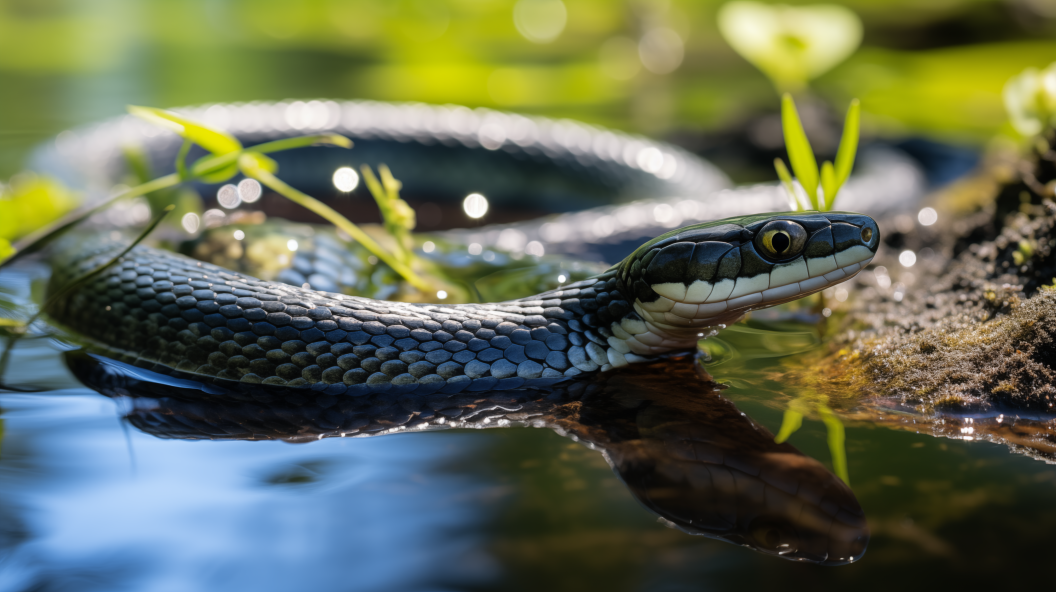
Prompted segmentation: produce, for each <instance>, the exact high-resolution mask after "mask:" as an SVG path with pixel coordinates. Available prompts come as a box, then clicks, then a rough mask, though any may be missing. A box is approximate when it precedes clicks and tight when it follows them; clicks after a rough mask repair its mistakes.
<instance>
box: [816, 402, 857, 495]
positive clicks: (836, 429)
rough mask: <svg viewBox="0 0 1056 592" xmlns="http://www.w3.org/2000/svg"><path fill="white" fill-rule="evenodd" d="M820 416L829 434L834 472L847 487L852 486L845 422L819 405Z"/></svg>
mask: <svg viewBox="0 0 1056 592" xmlns="http://www.w3.org/2000/svg"><path fill="white" fill-rule="evenodd" d="M818 414H819V415H821V421H822V422H823V423H824V424H825V431H826V432H827V433H828V437H827V438H826V440H828V443H829V454H831V455H832V472H833V473H836V476H837V477H839V478H840V479H842V480H843V482H844V483H846V484H847V485H850V484H851V478H850V475H849V474H848V472H847V444H846V441H847V438H846V435H845V433H844V429H843V422H842V421H840V418H838V417H836V414H835V413H833V412H832V409H829V408H828V407H826V406H825V405H818Z"/></svg>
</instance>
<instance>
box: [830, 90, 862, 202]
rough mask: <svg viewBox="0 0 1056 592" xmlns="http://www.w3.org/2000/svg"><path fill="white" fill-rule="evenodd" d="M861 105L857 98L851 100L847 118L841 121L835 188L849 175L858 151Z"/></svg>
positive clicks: (840, 185) (841, 184)
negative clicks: (841, 130) (841, 132)
mask: <svg viewBox="0 0 1056 592" xmlns="http://www.w3.org/2000/svg"><path fill="white" fill-rule="evenodd" d="M861 118H862V105H861V102H860V101H859V100H858V99H854V100H853V101H851V106H850V107H848V108H847V119H846V120H844V122H843V137H841V138H840V148H839V150H838V151H837V152H836V189H837V190H839V188H840V187H843V184H844V183H846V182H847V178H848V177H850V176H851V169H852V168H854V156H855V154H856V153H857V152H858V129H859V127H860V125H861Z"/></svg>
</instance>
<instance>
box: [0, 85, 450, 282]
mask: <svg viewBox="0 0 1056 592" xmlns="http://www.w3.org/2000/svg"><path fill="white" fill-rule="evenodd" d="M128 111H129V113H131V114H132V115H135V116H136V117H140V118H142V119H144V120H146V121H149V122H151V123H153V124H155V125H158V126H160V127H163V128H165V129H168V130H169V131H171V132H173V133H175V134H177V135H179V136H180V137H182V138H183V140H184V141H183V145H182V146H181V148H180V151H179V154H178V155H177V157H176V172H175V173H172V174H169V175H165V176H163V177H158V178H156V179H153V180H150V181H147V182H144V183H141V184H139V185H137V186H135V187H132V188H129V189H127V190H124V191H122V192H119V193H118V194H116V195H114V196H113V197H111V198H110V199H107V200H104V201H102V202H101V203H99V204H97V205H96V206H94V207H91V208H89V209H87V210H84V211H81V212H78V213H76V214H75V215H74V216H71V217H69V218H68V219H65V220H62V221H60V222H59V223H58V224H56V225H54V226H53V227H50V228H47V229H44V230H43V231H41V232H39V233H36V234H34V235H30V236H29V237H27V239H25V240H23V241H22V242H20V243H18V244H16V245H14V246H13V248H14V252H13V253H10V254H9V255H8V256H7V258H6V259H4V260H2V261H0V266H3V265H6V264H8V263H10V262H12V261H13V260H15V259H17V258H18V257H19V256H21V255H23V254H25V253H29V252H33V251H35V250H39V249H40V248H42V247H44V246H45V245H47V244H48V243H50V242H51V241H53V240H54V239H55V238H57V237H59V236H61V235H62V234H64V233H65V232H67V231H68V230H70V229H71V228H73V227H74V226H76V225H77V224H78V223H80V222H81V221H82V220H84V219H85V218H87V217H88V216H90V215H92V214H94V213H96V212H99V211H102V210H103V209H105V208H107V207H109V206H110V205H112V204H113V203H115V202H116V201H118V200H122V199H129V198H132V197H138V196H144V195H148V194H151V193H154V192H156V191H159V190H164V189H169V188H173V187H176V186H178V185H181V184H183V183H186V182H188V181H195V180H201V181H205V182H207V183H222V182H224V181H226V180H228V179H230V178H232V177H234V176H235V175H237V174H239V173H241V174H242V175H244V176H246V177H248V178H251V179H255V180H256V181H258V182H260V183H261V184H263V185H265V186H267V187H268V188H270V189H272V190H273V191H275V192H277V193H279V194H280V195H282V196H284V197H286V198H287V199H289V200H291V201H293V202H295V203H297V204H298V205H301V206H303V207H305V208H306V209H308V210H311V211H312V212H314V213H316V214H318V215H319V216H321V217H322V218H324V219H325V220H327V221H328V222H330V223H331V224H333V225H334V226H335V227H337V228H338V229H340V230H342V231H343V232H345V233H346V234H347V235H349V236H350V237H352V238H353V239H355V240H356V241H358V242H359V243H360V244H361V245H363V247H364V248H366V249H367V250H368V251H370V252H371V253H372V254H373V255H374V256H376V257H377V258H378V259H379V260H381V261H384V262H385V263H386V264H387V265H388V266H389V267H391V268H392V269H393V270H394V271H396V273H398V274H399V275H400V276H401V277H403V279H405V280H406V281H407V282H408V283H410V284H411V285H413V286H414V287H415V288H417V289H419V290H421V291H422V292H426V293H428V292H431V291H432V285H431V284H430V283H428V282H426V281H425V280H423V279H422V278H421V277H419V276H418V274H416V273H415V272H414V270H413V269H411V267H410V265H409V263H408V261H409V260H408V258H407V257H406V256H403V257H397V256H394V255H393V254H391V253H389V252H388V251H387V250H386V249H385V248H383V247H382V246H381V245H380V244H378V243H377V241H375V240H374V239H373V238H371V237H370V235H368V234H367V233H366V232H364V231H363V230H362V229H361V228H359V226H357V225H356V224H354V223H352V222H351V221H349V220H348V219H347V218H345V217H344V216H342V215H341V214H339V213H338V212H337V211H335V210H334V209H333V208H331V207H330V206H327V205H326V204H324V203H322V202H321V201H319V200H317V199H315V198H314V197H311V196H310V195H307V194H305V193H303V192H301V191H298V190H296V189H294V188H293V187H291V186H289V185H288V184H286V183H285V182H283V181H282V180H281V179H279V178H278V177H277V176H276V175H275V173H276V172H277V169H278V165H277V163H275V161H274V160H272V159H271V158H270V157H268V156H267V155H268V154H269V153H274V152H280V151H283V150H290V149H293V148H300V147H305V146H312V145H332V146H338V147H342V148H351V147H352V141H351V140H349V139H348V138H346V137H344V136H341V135H338V134H318V135H309V136H299V137H294V138H285V139H282V140H277V141H274V142H267V143H264V144H259V145H256V146H251V147H248V148H247V147H244V146H242V143H241V142H239V141H238V139H237V138H235V137H234V136H232V135H231V134H229V133H227V132H226V131H224V130H221V129H217V128H213V127H209V126H207V125H204V124H201V123H198V122H195V121H192V120H190V119H187V118H185V117H183V116H181V115H179V114H176V113H173V112H171V111H165V110H163V109H157V108H153V107H139V106H130V107H129V108H128ZM194 144H197V145H198V146H200V147H202V148H204V149H205V150H206V151H207V152H208V153H209V154H208V155H206V156H203V157H201V158H199V159H198V160H197V161H195V162H194V163H191V164H188V163H187V155H188V153H189V152H190V149H191V146H192V145H194ZM390 178H391V175H390ZM393 182H395V179H391V181H390V186H391V183H393ZM389 202H391V200H387V201H386V203H389ZM379 203H381V200H379ZM401 203H403V202H402V201H401ZM404 205H406V204H405V203H404ZM397 209H398V208H396V207H395V206H391V207H389V208H388V210H384V209H383V213H385V211H389V212H394V211H396V210H397ZM403 220H404V221H403V222H402V224H403V225H404V226H406V215H405V212H404V217H403Z"/></svg>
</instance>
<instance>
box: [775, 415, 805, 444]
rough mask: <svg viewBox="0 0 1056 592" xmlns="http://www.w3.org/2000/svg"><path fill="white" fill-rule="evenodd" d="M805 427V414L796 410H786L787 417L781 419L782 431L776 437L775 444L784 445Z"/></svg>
mask: <svg viewBox="0 0 1056 592" xmlns="http://www.w3.org/2000/svg"><path fill="white" fill-rule="evenodd" d="M802 426H803V414H802V413H800V412H799V411H796V410H795V409H792V408H788V409H785V416H784V418H782V419H781V429H780V430H778V431H777V436H774V442H777V443H778V444H783V443H784V442H785V441H786V440H788V439H789V437H791V436H792V434H794V433H796V431H797V430H799V428H801V427H802Z"/></svg>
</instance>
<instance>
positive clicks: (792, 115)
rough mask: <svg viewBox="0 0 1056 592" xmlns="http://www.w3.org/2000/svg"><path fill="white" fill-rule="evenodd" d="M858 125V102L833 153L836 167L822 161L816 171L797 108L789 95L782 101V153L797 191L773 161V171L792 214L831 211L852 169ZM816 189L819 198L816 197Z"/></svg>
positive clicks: (778, 161) (783, 169)
mask: <svg viewBox="0 0 1056 592" xmlns="http://www.w3.org/2000/svg"><path fill="white" fill-rule="evenodd" d="M860 123H861V104H860V103H859V101H858V99H854V100H852V101H851V106H850V107H849V108H848V109H847V118H846V119H845V120H844V123H843V136H842V137H841V138H840V147H839V149H838V150H837V151H836V164H835V165H833V163H831V162H829V161H825V162H823V163H822V165H821V169H820V170H819V169H818V161H817V159H816V158H814V150H813V149H812V148H811V147H810V140H808V139H807V134H806V132H805V131H803V124H802V123H801V122H800V120H799V113H798V112H797V111H796V104H795V102H794V101H793V100H792V95H790V94H788V93H785V96H784V97H782V99H781V127H782V128H783V130H784V135H785V150H787V151H788V160H789V162H790V163H791V164H792V171H793V172H794V173H795V175H796V180H797V181H799V187H798V188H797V187H796V185H795V184H793V183H792V175H791V174H789V171H788V167H786V166H785V163H784V161H782V160H781V159H780V158H776V159H774V168H776V169H777V176H778V177H779V178H780V179H781V183H782V184H783V185H784V187H785V191H786V192H787V193H788V203H789V207H790V208H791V209H792V210H793V211H796V212H799V211H804V210H818V211H822V212H827V211H829V210H832V207H833V205H834V204H835V203H836V195H837V194H838V193H839V191H840V188H841V187H843V184H844V183H846V182H847V178H848V177H850V176H851V169H852V168H854V157H855V154H856V153H857V152H858V129H859V125H860ZM819 186H820V188H821V195H818V188H819Z"/></svg>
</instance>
